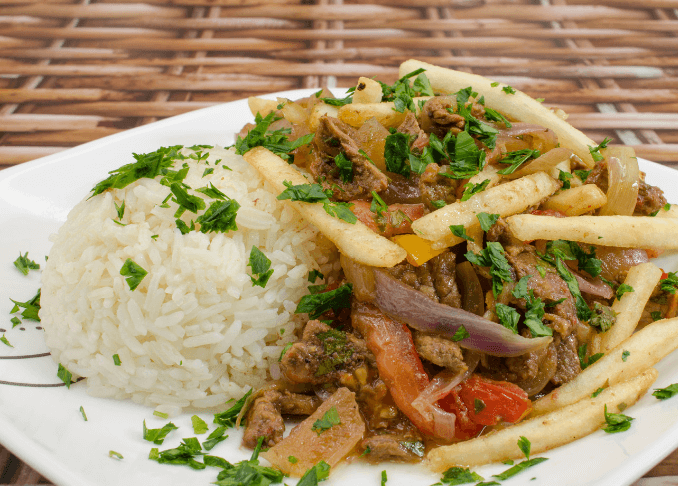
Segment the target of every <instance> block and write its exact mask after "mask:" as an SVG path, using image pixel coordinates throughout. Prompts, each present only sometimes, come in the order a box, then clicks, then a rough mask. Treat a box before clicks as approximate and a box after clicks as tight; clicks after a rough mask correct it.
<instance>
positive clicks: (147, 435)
mask: <svg viewBox="0 0 678 486" xmlns="http://www.w3.org/2000/svg"><path fill="white" fill-rule="evenodd" d="M178 428H179V427H177V426H176V425H174V424H173V423H172V422H169V423H167V424H165V425H163V426H162V428H160V429H149V428H147V427H146V421H145V420H144V428H143V438H144V440H147V441H149V442H153V443H154V444H157V445H160V444H162V443H163V442H164V441H165V437H167V435H168V434H169V433H170V432H172V431H173V430H177V429H178Z"/></svg>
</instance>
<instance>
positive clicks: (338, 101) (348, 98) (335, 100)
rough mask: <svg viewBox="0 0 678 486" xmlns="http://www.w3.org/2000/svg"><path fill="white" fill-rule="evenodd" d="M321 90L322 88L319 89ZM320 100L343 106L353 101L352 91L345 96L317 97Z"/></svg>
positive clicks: (328, 103)
mask: <svg viewBox="0 0 678 486" xmlns="http://www.w3.org/2000/svg"><path fill="white" fill-rule="evenodd" d="M320 92H322V90H320ZM318 99H319V100H320V101H322V102H323V103H325V104H326V105H330V106H344V105H349V104H351V103H353V93H351V94H349V95H348V96H346V97H345V98H318Z"/></svg>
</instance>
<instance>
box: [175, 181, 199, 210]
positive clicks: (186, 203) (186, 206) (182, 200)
mask: <svg viewBox="0 0 678 486" xmlns="http://www.w3.org/2000/svg"><path fill="white" fill-rule="evenodd" d="M170 191H172V194H174V200H175V201H176V202H177V204H179V211H180V212H181V213H183V212H184V211H190V212H192V213H197V212H198V211H199V210H201V209H205V200H204V199H202V198H200V197H198V196H192V195H191V194H189V193H188V191H186V189H184V187H183V186H182V185H180V184H179V183H178V182H173V183H172V184H171V185H170ZM179 215H180V214H179ZM179 215H177V216H179Z"/></svg>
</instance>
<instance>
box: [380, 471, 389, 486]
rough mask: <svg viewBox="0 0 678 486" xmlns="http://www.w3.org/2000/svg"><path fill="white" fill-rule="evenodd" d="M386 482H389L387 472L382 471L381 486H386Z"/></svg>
mask: <svg viewBox="0 0 678 486" xmlns="http://www.w3.org/2000/svg"><path fill="white" fill-rule="evenodd" d="M386 481H388V476H387V475H386V470H385V469H384V470H383V471H381V486H386Z"/></svg>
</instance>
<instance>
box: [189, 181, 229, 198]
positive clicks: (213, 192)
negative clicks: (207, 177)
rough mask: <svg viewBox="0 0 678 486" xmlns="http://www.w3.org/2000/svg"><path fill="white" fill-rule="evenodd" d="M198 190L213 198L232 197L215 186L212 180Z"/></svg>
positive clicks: (197, 190)
mask: <svg viewBox="0 0 678 486" xmlns="http://www.w3.org/2000/svg"><path fill="white" fill-rule="evenodd" d="M196 192H201V193H202V194H204V195H206V196H208V197H211V198H212V199H221V200H222V201H226V200H227V199H230V197H228V196H227V195H226V194H224V193H223V192H221V191H220V190H219V189H217V188H216V187H214V185H212V183H211V182H208V183H207V186H205V187H199V188H198V189H196Z"/></svg>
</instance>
